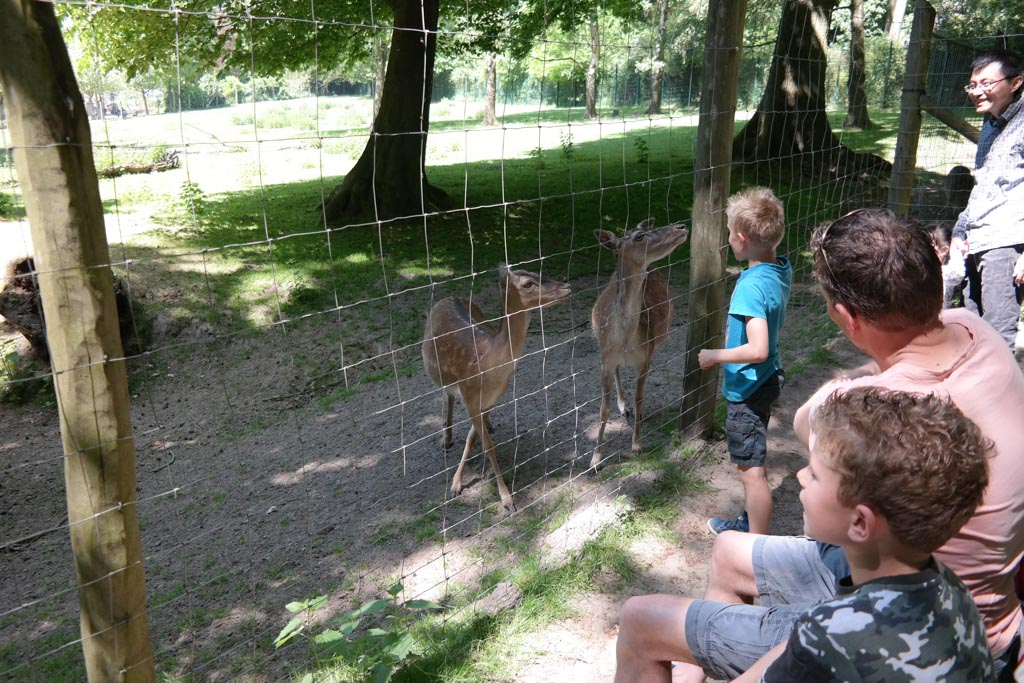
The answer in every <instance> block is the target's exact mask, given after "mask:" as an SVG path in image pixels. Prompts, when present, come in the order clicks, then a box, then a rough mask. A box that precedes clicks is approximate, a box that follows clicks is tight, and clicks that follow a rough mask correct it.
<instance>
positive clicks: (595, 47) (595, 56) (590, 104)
mask: <svg viewBox="0 0 1024 683" xmlns="http://www.w3.org/2000/svg"><path fill="white" fill-rule="evenodd" d="M600 61H601V31H600V29H599V27H598V25H597V17H594V18H593V19H591V20H590V64H588V65H587V107H586V109H585V110H584V111H583V118H584V119H593V118H596V117H597V68H598V65H599V64H600Z"/></svg>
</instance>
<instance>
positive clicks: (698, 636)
mask: <svg viewBox="0 0 1024 683" xmlns="http://www.w3.org/2000/svg"><path fill="white" fill-rule="evenodd" d="M753 562H754V580H755V581H756V583H757V589H758V591H760V593H761V597H760V603H761V604H760V605H743V604H739V605H737V604H733V603H722V602H709V601H707V600H695V601H694V602H693V603H692V604H691V605H690V607H689V609H688V610H687V612H686V644H687V646H688V647H689V649H690V652H691V653H692V654H693V657H694V660H695V661H696V662H697V663H698V664H699V665H700V666H701V668H702V669H704V673H706V674H707V675H708V676H710V677H712V678H721V679H726V680H732V679H734V678H736V677H737V676H739V675H740V674H742V673H743V672H744V671H746V670H747V669H749V668H750V667H751V666H752V665H753V664H754V662H756V661H757V660H758V659H760V658H761V656H762V655H763V654H764V653H765V652H767V651H768V650H770V649H772V648H773V647H775V646H776V645H778V644H779V643H781V642H782V641H784V640H786V639H787V638H788V637H789V634H790V631H792V630H793V624H795V623H796V621H797V619H798V618H799V617H800V615H802V614H804V613H805V612H807V610H809V609H810V608H811V607H812V606H813V605H815V604H817V603H819V602H821V601H823V600H829V599H831V598H834V597H835V591H836V577H835V576H834V575H833V574H832V572H831V571H829V569H828V567H826V566H825V564H824V563H823V562H822V561H821V555H820V553H819V552H818V545H817V544H816V543H815V542H814V541H812V540H811V539H809V538H803V537H793V536H761V537H759V538H758V539H757V540H756V541H755V542H754V549H753Z"/></svg>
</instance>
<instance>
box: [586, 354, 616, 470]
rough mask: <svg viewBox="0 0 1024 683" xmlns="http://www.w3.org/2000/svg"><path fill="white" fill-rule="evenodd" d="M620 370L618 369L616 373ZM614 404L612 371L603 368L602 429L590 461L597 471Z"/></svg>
mask: <svg viewBox="0 0 1024 683" xmlns="http://www.w3.org/2000/svg"><path fill="white" fill-rule="evenodd" d="M617 371H618V369H616V372H617ZM616 376H617V375H616ZM611 402H612V371H611V370H609V369H608V368H606V367H605V366H603V365H602V366H601V428H600V429H598V431H597V445H596V446H594V455H593V457H591V459H590V467H591V468H592V469H594V470H597V469H598V468H599V467H600V464H601V447H602V446H603V445H604V428H605V426H606V425H607V424H608V407H609V405H611Z"/></svg>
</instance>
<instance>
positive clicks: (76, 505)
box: [0, 0, 154, 683]
mask: <svg viewBox="0 0 1024 683" xmlns="http://www.w3.org/2000/svg"><path fill="white" fill-rule="evenodd" d="M0 44H2V45H3V46H4V48H3V50H0V82H2V85H3V89H4V95H5V99H6V102H7V106H8V112H9V115H10V126H11V140H12V141H13V148H14V161H15V167H16V168H17V171H18V180H19V182H20V183H21V187H22V189H23V190H24V196H25V211H26V214H27V215H28V221H29V227H30V228H31V231H32V242H33V244H34V248H35V267H36V269H37V270H38V277H39V289H40V295H41V299H42V305H43V317H44V319H45V322H46V334H47V340H48V343H49V348H50V358H51V361H52V364H53V371H54V384H55V388H56V392H57V405H58V411H57V412H58V414H59V416H60V431H61V438H62V441H63V446H64V454H65V461H64V476H65V487H66V493H67V503H68V527H69V532H70V535H71V549H72V553H73V555H74V563H75V576H76V580H77V583H78V596H79V603H80V608H81V618H80V625H81V632H82V650H83V653H84V655H85V668H86V674H87V676H88V678H89V680H90V681H94V682H98V681H104V682H106V681H125V682H130V683H135V682H144V683H149V682H150V681H153V680H154V669H153V656H152V650H151V647H150V643H149V635H148V631H147V626H146V590H145V579H144V575H143V567H142V551H141V548H140V544H139V526H138V521H137V519H136V516H135V512H136V505H135V503H136V499H135V485H136V480H135V444H134V442H133V440H132V428H131V415H130V411H129V406H128V382H127V373H126V372H125V367H124V360H123V359H122V356H123V354H122V351H121V340H120V338H119V335H118V329H117V327H118V319H117V309H116V306H115V304H114V290H113V285H112V279H111V272H110V266H109V265H108V264H109V262H110V256H109V253H108V250H107V239H106V232H105V231H104V227H103V208H102V205H101V203H100V194H99V185H98V182H97V179H96V168H95V166H94V164H93V156H92V138H91V134H90V131H89V121H88V117H87V116H86V113H85V105H84V102H83V100H82V94H81V92H80V90H79V88H78V83H77V82H76V81H75V75H74V72H73V71H72V68H71V60H70V59H69V58H68V54H67V49H66V47H65V45H64V41H63V39H62V38H61V35H60V29H59V27H58V25H57V20H56V17H55V16H54V11H53V5H52V4H50V3H45V2H36V1H35V0H0Z"/></svg>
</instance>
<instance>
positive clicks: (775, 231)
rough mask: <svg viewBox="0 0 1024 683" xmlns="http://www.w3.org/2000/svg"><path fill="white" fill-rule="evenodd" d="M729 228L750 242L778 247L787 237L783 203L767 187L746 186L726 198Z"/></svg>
mask: <svg viewBox="0 0 1024 683" xmlns="http://www.w3.org/2000/svg"><path fill="white" fill-rule="evenodd" d="M725 215H726V217H727V218H728V220H729V226H730V227H732V229H733V230H735V231H737V232H739V233H740V234H742V235H745V236H746V237H747V238H749V239H750V240H751V241H753V242H760V243H761V244H769V245H771V246H773V247H776V246H778V244H779V242H781V241H782V237H783V236H784V235H785V234H786V220H785V213H784V211H783V208H782V202H780V201H779V198H778V197H776V196H775V193H774V192H772V191H771V190H769V189H768V188H767V187H749V188H747V189H745V190H741V191H740V192H737V193H736V194H734V195H733V196H731V197H729V203H728V204H727V205H726V208H725Z"/></svg>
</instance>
